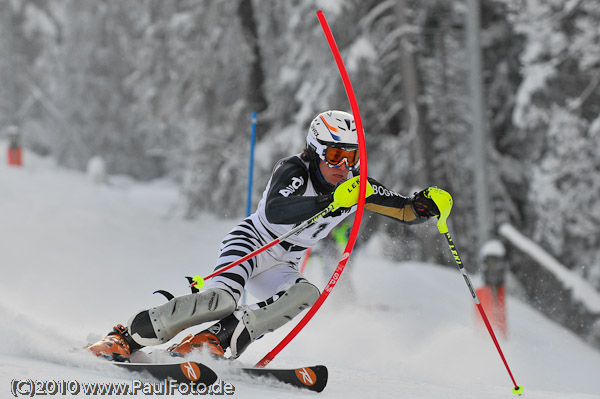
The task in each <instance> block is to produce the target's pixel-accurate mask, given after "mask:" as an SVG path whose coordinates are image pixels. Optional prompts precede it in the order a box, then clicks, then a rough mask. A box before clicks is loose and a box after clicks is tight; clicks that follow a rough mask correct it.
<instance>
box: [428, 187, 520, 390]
mask: <svg viewBox="0 0 600 399" xmlns="http://www.w3.org/2000/svg"><path fill="white" fill-rule="evenodd" d="M425 197H427V198H429V199H431V200H433V202H435V204H436V205H437V207H438V209H439V211H440V216H439V217H438V221H437V227H438V230H439V231H440V233H441V234H443V235H444V237H446V241H447V242H448V248H450V252H452V255H453V256H454V262H456V266H458V270H459V271H460V272H461V274H462V275H463V278H464V279H465V283H466V284H467V287H468V288H469V291H471V296H472V297H473V300H474V301H475V305H476V306H477V309H478V310H479V314H481V318H482V319H483V322H484V323H485V326H486V327H487V330H488V331H489V333H490V336H491V337H492V341H494V344H495V345H496V349H498V354H500V358H501V359H502V362H503V363H504V367H506V371H508V375H509V376H510V379H511V381H512V383H513V385H514V388H513V390H512V392H513V393H514V394H515V395H518V396H521V395H522V394H523V387H522V386H519V385H517V382H516V381H515V378H514V377H513V374H512V372H511V371H510V367H508V363H507V361H506V358H505V357H504V353H502V349H501V348H500V344H499V343H498V340H497V339H496V334H494V330H493V329H492V326H491V324H490V321H489V320H488V318H487V315H486V314H485V311H484V310H483V306H482V305H481V301H480V300H479V297H478V296H477V293H476V292H475V289H474V288H473V284H472V283H471V279H470V278H469V275H468V274H467V271H466V270H465V268H464V266H463V262H462V260H461V258H460V255H459V254H458V250H457V249H456V245H454V242H453V241H452V236H451V235H450V232H449V231H448V225H447V224H446V220H447V219H448V216H449V215H450V209H452V197H451V196H450V194H448V193H447V192H446V191H444V190H440V189H439V188H437V187H430V188H429V189H428V190H427V192H426V193H425Z"/></svg>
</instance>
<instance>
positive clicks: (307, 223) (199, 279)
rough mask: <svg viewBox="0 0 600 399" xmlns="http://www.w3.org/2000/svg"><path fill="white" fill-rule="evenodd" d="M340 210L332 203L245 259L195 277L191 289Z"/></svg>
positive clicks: (201, 285)
mask: <svg viewBox="0 0 600 399" xmlns="http://www.w3.org/2000/svg"><path fill="white" fill-rule="evenodd" d="M338 208H340V205H338V203H337V202H332V203H331V204H329V206H328V207H327V208H325V209H323V210H322V211H321V212H319V213H317V214H316V215H314V216H313V217H311V218H310V219H308V220H305V221H304V222H302V223H301V224H299V225H298V226H296V227H294V228H293V229H291V230H290V231H288V232H287V233H285V234H283V235H281V236H279V237H277V238H276V239H274V240H273V241H271V242H270V243H268V244H265V245H263V246H262V247H260V248H258V249H255V250H254V251H252V252H250V253H249V254H248V255H245V256H243V257H241V258H240V259H238V260H236V261H235V262H232V263H231V264H229V265H227V266H225V267H223V268H221V269H219V270H217V271H215V272H214V273H212V274H210V275H208V276H206V277H204V278H202V277H201V276H195V277H194V278H193V279H192V283H191V284H190V287H196V288H197V289H200V288H202V287H203V286H204V281H205V280H208V279H210V278H213V277H215V276H217V275H219V274H221V273H223V272H224V271H226V270H229V269H231V268H232V267H234V266H237V265H239V264H240V263H243V262H245V261H247V260H248V259H251V258H253V257H255V256H256V255H258V254H259V253H261V252H263V251H265V250H267V249H269V248H271V247H273V246H275V245H277V244H279V243H280V242H281V241H284V240H285V239H286V238H288V237H290V236H292V235H294V234H296V233H299V232H300V231H302V230H304V229H306V228H307V227H309V226H311V225H312V224H313V223H315V222H316V221H317V220H319V219H321V218H322V217H324V216H326V215H328V214H329V213H331V212H334V211H335V210H337V209H338Z"/></svg>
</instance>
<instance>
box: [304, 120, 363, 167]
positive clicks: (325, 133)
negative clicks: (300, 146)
mask: <svg viewBox="0 0 600 399" xmlns="http://www.w3.org/2000/svg"><path fill="white" fill-rule="evenodd" d="M306 144H307V148H308V150H309V153H312V154H311V156H312V155H313V154H316V155H317V156H318V157H319V158H321V159H322V160H323V161H325V162H326V163H327V164H328V165H329V166H330V167H336V166H338V165H339V164H340V163H341V162H343V161H344V160H345V161H346V164H347V165H348V168H349V169H355V168H358V167H359V166H360V160H359V159H358V135H357V134H356V125H355V123H354V117H353V116H352V115H351V114H349V113H347V112H343V111H325V112H321V113H320V114H319V115H317V117H316V118H315V119H313V121H312V122H311V124H310V127H309V129H308V134H307V136H306ZM333 148H335V149H339V150H340V151H336V152H334V153H331V151H328V149H333ZM330 154H332V155H333V162H332V158H331V156H330Z"/></svg>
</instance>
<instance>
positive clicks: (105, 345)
mask: <svg viewBox="0 0 600 399" xmlns="http://www.w3.org/2000/svg"><path fill="white" fill-rule="evenodd" d="M140 348H141V346H140V345H138V344H137V343H136V342H135V341H133V339H132V338H131V336H130V335H129V331H127V327H125V326H123V325H121V324H117V325H116V326H115V327H113V329H112V331H111V332H109V333H108V335H107V336H106V337H104V338H102V339H101V340H100V341H98V342H96V343H95V344H91V345H88V346H86V348H85V349H87V350H89V351H90V352H92V353H93V354H95V355H96V356H99V357H103V358H105V359H108V360H112V361H115V362H129V358H130V356H131V353H132V352H135V351H136V350H138V349H140Z"/></svg>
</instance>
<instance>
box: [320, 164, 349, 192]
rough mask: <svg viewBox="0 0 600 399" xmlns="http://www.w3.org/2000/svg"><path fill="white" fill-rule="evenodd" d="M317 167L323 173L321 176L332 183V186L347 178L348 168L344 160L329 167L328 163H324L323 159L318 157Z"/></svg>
mask: <svg viewBox="0 0 600 399" xmlns="http://www.w3.org/2000/svg"><path fill="white" fill-rule="evenodd" d="M319 169H320V170H321V173H322V174H323V177H324V178H325V180H326V181H327V183H329V184H332V185H334V186H335V185H336V184H338V183H339V182H340V181H342V180H344V179H346V178H348V172H349V169H348V165H347V164H346V162H342V163H341V164H340V165H339V166H337V167H335V168H331V167H329V165H327V163H325V161H323V160H322V159H320V160H319Z"/></svg>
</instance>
